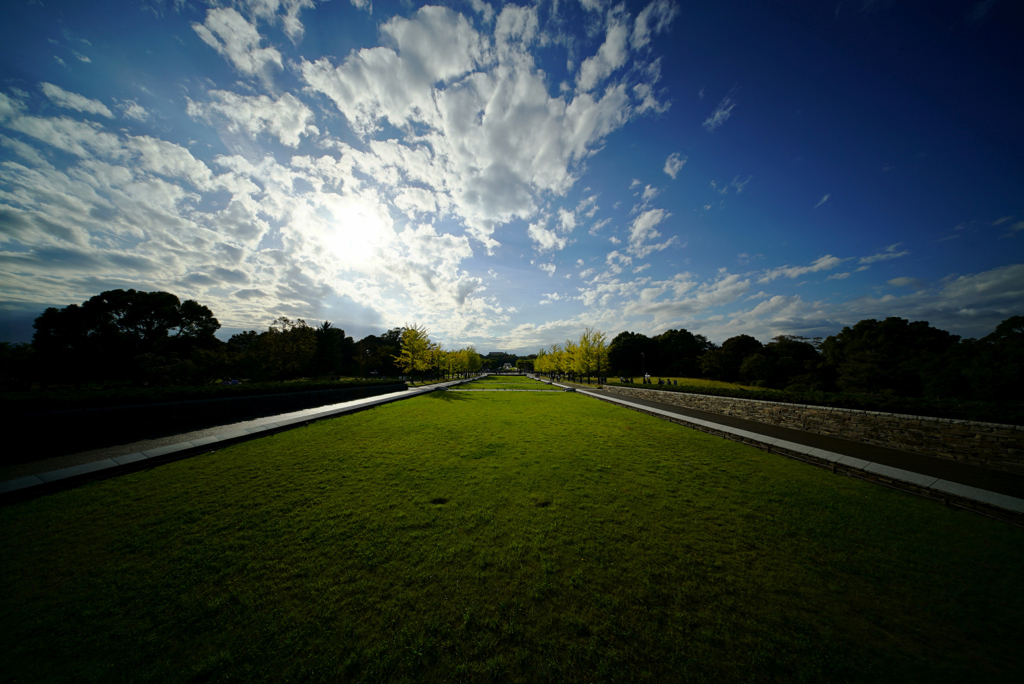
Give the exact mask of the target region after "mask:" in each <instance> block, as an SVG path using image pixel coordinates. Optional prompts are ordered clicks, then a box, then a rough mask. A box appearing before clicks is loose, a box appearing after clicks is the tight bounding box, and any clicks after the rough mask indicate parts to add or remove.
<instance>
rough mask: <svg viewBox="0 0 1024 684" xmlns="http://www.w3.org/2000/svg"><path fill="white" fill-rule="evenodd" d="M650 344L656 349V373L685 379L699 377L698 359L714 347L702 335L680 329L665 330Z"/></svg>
mask: <svg viewBox="0 0 1024 684" xmlns="http://www.w3.org/2000/svg"><path fill="white" fill-rule="evenodd" d="M652 342H653V344H654V346H655V347H656V348H657V352H656V353H657V358H656V367H657V368H658V373H659V374H662V375H672V376H676V377H685V378H692V377H699V376H700V373H701V366H700V357H701V356H703V355H704V354H706V353H707V352H709V351H711V350H712V349H714V346H715V345H713V344H712V343H711V341H710V340H708V338H706V337H704V336H703V335H694V334H693V333H691V332H690V331H689V330H685V329H682V328H680V329H678V330H676V329H672V330H666V331H665V332H663V333H662V334H660V335H658V336H657V337H655V338H654V339H653V340H652Z"/></svg>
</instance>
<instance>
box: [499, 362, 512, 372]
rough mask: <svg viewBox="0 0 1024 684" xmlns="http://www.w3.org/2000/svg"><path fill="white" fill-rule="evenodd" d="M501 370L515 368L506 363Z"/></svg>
mask: <svg viewBox="0 0 1024 684" xmlns="http://www.w3.org/2000/svg"><path fill="white" fill-rule="evenodd" d="M501 370H515V368H513V367H512V364H511V363H506V364H505V365H504V366H502V367H501Z"/></svg>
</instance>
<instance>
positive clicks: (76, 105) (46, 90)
mask: <svg viewBox="0 0 1024 684" xmlns="http://www.w3.org/2000/svg"><path fill="white" fill-rule="evenodd" d="M40 87H41V88H42V90H43V94H44V95H46V97H48V98H50V101H51V102H53V103H54V104H55V105H57V106H58V107H64V108H65V109H74V110H76V111H79V112H84V113H85V114H99V115H100V116H105V117H107V118H108V119H113V118H114V114H113V113H112V112H111V111H110V109H108V108H107V106H106V105H105V104H103V103H102V102H100V101H99V100H91V99H89V98H87V97H85V96H83V95H79V94H78V93H71V92H68V91H67V90H64V89H63V88H61V87H60V86H55V85H53V84H52V83H43V84H41V86H40Z"/></svg>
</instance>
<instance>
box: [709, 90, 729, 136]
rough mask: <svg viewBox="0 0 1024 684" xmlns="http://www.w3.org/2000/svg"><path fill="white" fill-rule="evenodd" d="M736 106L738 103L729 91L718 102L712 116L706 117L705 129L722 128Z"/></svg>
mask: <svg viewBox="0 0 1024 684" xmlns="http://www.w3.org/2000/svg"><path fill="white" fill-rule="evenodd" d="M735 107H736V103H735V102H733V101H732V93H729V94H728V95H726V96H725V97H724V98H722V101H721V102H719V103H718V106H717V107H715V111H713V112H711V116H709V117H708V118H706V119H704V124H703V125H704V130H706V131H714V130H715V129H717V128H721V126H722V124H724V123H725V122H726V121H728V120H729V117H730V116H732V110H733V109H734V108H735Z"/></svg>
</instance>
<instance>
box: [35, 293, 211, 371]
mask: <svg viewBox="0 0 1024 684" xmlns="http://www.w3.org/2000/svg"><path fill="white" fill-rule="evenodd" d="M33 326H34V328H35V334H34V335H33V337H32V346H33V347H34V348H35V349H36V351H37V352H38V353H39V356H40V361H41V363H42V367H43V368H44V369H46V371H47V374H48V375H49V376H50V377H51V378H54V377H63V378H65V379H70V380H72V381H73V382H76V383H78V382H81V381H82V380H85V379H108V378H109V379H116V378H127V377H131V376H133V375H136V374H137V372H138V369H139V364H140V363H142V364H144V363H147V362H148V361H149V360H152V359H158V358H162V357H164V356H165V355H169V354H176V355H178V356H179V357H181V358H185V357H187V356H190V355H191V353H192V351H193V350H194V349H196V348H198V347H207V348H211V347H215V346H217V345H219V344H220V342H218V341H217V339H216V338H215V337H214V333H215V332H216V331H217V330H218V329H219V328H220V323H219V322H218V321H217V319H216V318H214V316H213V313H212V312H211V311H210V310H209V309H208V308H207V307H205V306H203V305H201V304H199V303H198V302H196V301H195V300H191V299H190V300H186V301H185V302H181V301H180V300H179V299H178V298H177V297H176V296H175V295H173V294H171V293H170V292H139V291H136V290H107V291H105V292H101V293H100V294H98V295H96V296H94V297H91V298H90V299H88V300H87V301H85V302H83V303H82V305H81V306H78V305H75V304H72V305H70V306H67V307H65V308H63V309H56V308H49V309H47V310H46V311H44V312H43V314H42V315H41V316H39V317H38V318H36V320H35V323H34V324H33ZM172 333H173V335H172Z"/></svg>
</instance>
